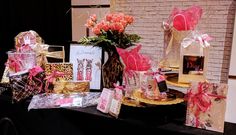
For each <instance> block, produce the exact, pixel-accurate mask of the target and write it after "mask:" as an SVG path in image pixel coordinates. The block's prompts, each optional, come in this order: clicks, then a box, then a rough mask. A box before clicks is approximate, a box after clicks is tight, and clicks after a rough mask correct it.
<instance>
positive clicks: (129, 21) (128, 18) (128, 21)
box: [125, 15, 134, 24]
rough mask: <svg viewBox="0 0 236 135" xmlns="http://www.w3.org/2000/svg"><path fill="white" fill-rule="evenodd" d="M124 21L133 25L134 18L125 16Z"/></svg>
mask: <svg viewBox="0 0 236 135" xmlns="http://www.w3.org/2000/svg"><path fill="white" fill-rule="evenodd" d="M125 20H126V21H127V23H128V24H131V23H133V21H134V18H133V17H132V16H129V15H126V16H125Z"/></svg>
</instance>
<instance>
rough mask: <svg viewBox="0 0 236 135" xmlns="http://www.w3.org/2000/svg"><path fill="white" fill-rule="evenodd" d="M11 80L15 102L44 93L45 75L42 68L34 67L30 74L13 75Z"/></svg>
mask: <svg viewBox="0 0 236 135" xmlns="http://www.w3.org/2000/svg"><path fill="white" fill-rule="evenodd" d="M9 78H10V84H11V87H12V91H13V100H15V101H17V102H18V101H21V100H23V99H26V98H28V97H30V96H32V95H35V94H38V93H40V92H43V87H44V78H45V75H44V71H43V70H42V69H41V68H40V67H34V68H32V69H30V70H29V72H18V73H15V74H12V75H10V76H9Z"/></svg>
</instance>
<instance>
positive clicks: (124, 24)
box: [120, 20, 128, 28]
mask: <svg viewBox="0 0 236 135" xmlns="http://www.w3.org/2000/svg"><path fill="white" fill-rule="evenodd" d="M120 23H121V24H122V25H123V27H124V28H125V27H126V26H127V24H128V23H127V21H126V20H121V21H120Z"/></svg>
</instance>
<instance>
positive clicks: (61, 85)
mask: <svg viewBox="0 0 236 135" xmlns="http://www.w3.org/2000/svg"><path fill="white" fill-rule="evenodd" d="M53 91H54V92H55V93H62V94H68V93H73V92H88V91H89V81H80V82H72V81H57V82H55V83H54V88H53Z"/></svg>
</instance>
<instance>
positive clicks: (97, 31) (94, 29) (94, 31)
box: [92, 27, 101, 35]
mask: <svg viewBox="0 0 236 135" xmlns="http://www.w3.org/2000/svg"><path fill="white" fill-rule="evenodd" d="M92 31H93V33H94V34H95V35H100V34H101V29H99V28H98V27H94V28H93V29H92Z"/></svg>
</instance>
